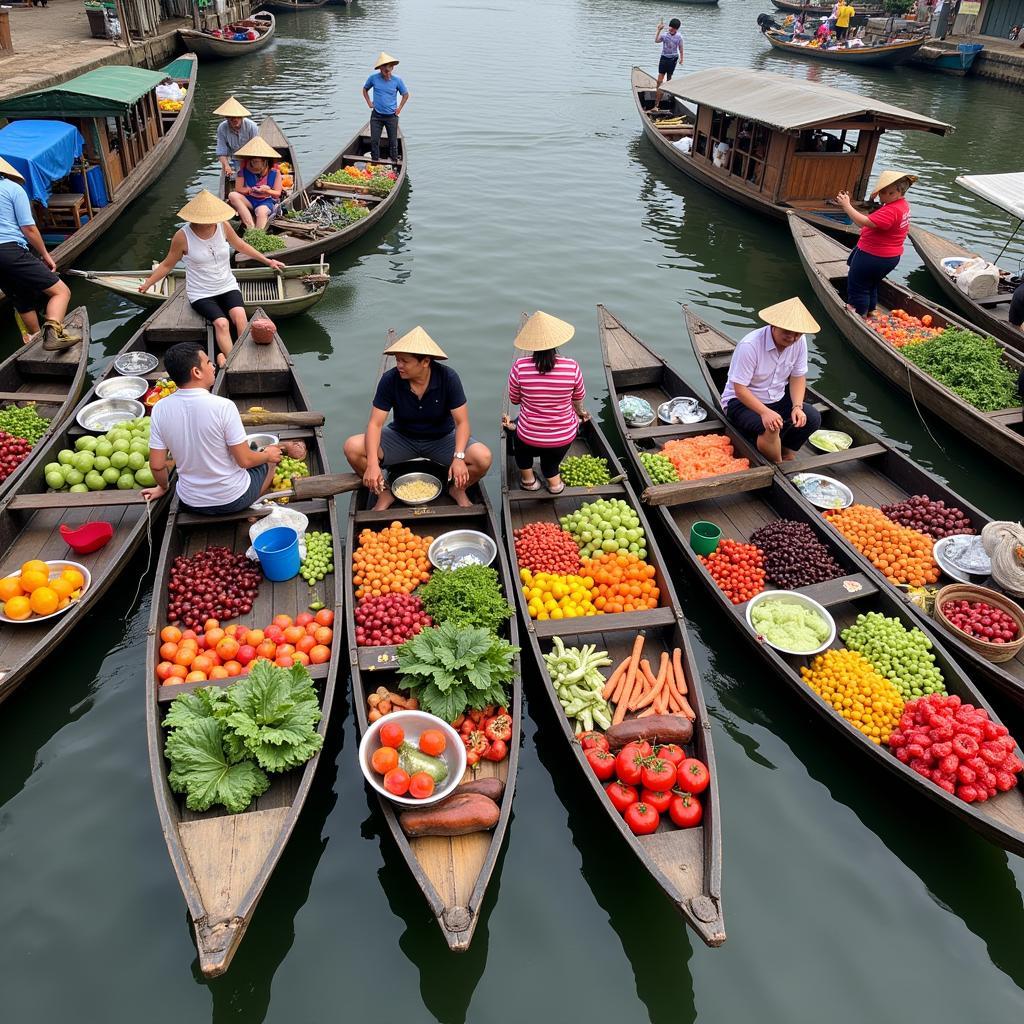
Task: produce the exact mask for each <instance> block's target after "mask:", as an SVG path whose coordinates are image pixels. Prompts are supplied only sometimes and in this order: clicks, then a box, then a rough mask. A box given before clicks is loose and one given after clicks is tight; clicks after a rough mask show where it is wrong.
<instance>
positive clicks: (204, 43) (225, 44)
mask: <svg viewBox="0 0 1024 1024" xmlns="http://www.w3.org/2000/svg"><path fill="white" fill-rule="evenodd" d="M236 25H237V27H239V28H240V29H241V28H252V29H253V30H254V31H255V32H257V33H258V35H257V36H256V38H255V39H233V38H231V37H229V36H214V35H211V34H210V33H209V32H202V31H200V30H199V29H197V28H182V29H178V35H180V36H181V41H182V42H183V43H184V44H185V49H187V50H191V51H192V52H193V53H194V54H195V55H196V56H197V57H198V58H199V59H200V60H222V59H225V58H228V57H244V56H245V55H246V54H247V53H256V52H257V50H262V49H263V48H264V47H266V46H269V45H270V42H271V40H272V39H273V38H274V32H275V31H276V29H277V18H275V17H274V15H273V14H271V13H270V11H260V12H259V13H258V14H254V15H253V16H252V17H251V18H248V19H246V20H245V21H244V22H239V23H236Z"/></svg>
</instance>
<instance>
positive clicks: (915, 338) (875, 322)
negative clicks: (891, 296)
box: [867, 309, 942, 348]
mask: <svg viewBox="0 0 1024 1024" xmlns="http://www.w3.org/2000/svg"><path fill="white" fill-rule="evenodd" d="M867 324H868V326H869V327H870V328H871V329H872V330H873V331H874V332H875V333H876V334H879V335H881V336H882V337H883V338H885V340H886V341H887V342H889V344H890V345H892V346H893V347H894V348H906V346H907V345H915V344H917V342H919V341H928V340H929V339H931V338H934V337H935V336H936V335H939V334H941V333H942V328H941V327H932V315H931V313H925V315H924V316H922V317H916V316H914V315H913V314H912V313H908V312H907V311H906V310H903V309H894V310H893V311H892V312H891V313H890V314H889V315H888V316H882V315H881V314H878V313H876V314H875V315H874V316H870V317H868V318H867Z"/></svg>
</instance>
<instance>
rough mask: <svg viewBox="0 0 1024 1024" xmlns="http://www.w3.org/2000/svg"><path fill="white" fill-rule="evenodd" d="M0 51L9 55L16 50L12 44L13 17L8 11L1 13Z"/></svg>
mask: <svg viewBox="0 0 1024 1024" xmlns="http://www.w3.org/2000/svg"><path fill="white" fill-rule="evenodd" d="M0 50H7V52H8V53H10V52H12V51H13V50H14V44H13V43H12V42H11V17H10V14H9V13H8V12H7V11H0Z"/></svg>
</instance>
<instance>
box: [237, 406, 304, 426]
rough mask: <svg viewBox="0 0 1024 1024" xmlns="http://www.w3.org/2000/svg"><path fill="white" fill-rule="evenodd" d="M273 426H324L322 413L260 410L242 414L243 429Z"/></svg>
mask: <svg viewBox="0 0 1024 1024" xmlns="http://www.w3.org/2000/svg"><path fill="white" fill-rule="evenodd" d="M275 424H277V425H279V426H285V427H322V426H323V425H324V414H323V413H322V412H273V411H271V410H270V409H260V410H258V411H256V412H252V411H251V410H250V411H249V412H243V413H242V426H243V427H270V426H274V425H275Z"/></svg>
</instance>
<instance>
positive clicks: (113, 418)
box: [75, 398, 146, 434]
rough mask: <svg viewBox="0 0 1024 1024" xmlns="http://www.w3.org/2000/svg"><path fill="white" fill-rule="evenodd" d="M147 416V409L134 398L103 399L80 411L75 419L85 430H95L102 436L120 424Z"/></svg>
mask: <svg viewBox="0 0 1024 1024" xmlns="http://www.w3.org/2000/svg"><path fill="white" fill-rule="evenodd" d="M145 415H146V407H145V406H144V405H143V404H142V403H141V402H136V401H135V399H134V398H102V399H100V401H98V402H90V403H89V404H88V405H87V406H85V407H83V408H82V409H80V410H79V412H78V415H77V416H76V417H75V419H76V420H78V425H79V426H80V427H82V428H83V429H84V430H95V431H98V432H99V433H101V434H102V433H103V432H104V431H107V430H110V428H111V427H115V426H117V424H118V423H124V422H125V420H135V419H138V418H139V417H140V416H145Z"/></svg>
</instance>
